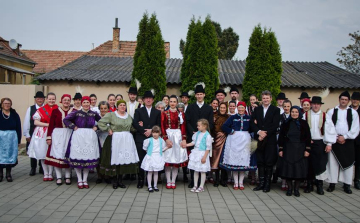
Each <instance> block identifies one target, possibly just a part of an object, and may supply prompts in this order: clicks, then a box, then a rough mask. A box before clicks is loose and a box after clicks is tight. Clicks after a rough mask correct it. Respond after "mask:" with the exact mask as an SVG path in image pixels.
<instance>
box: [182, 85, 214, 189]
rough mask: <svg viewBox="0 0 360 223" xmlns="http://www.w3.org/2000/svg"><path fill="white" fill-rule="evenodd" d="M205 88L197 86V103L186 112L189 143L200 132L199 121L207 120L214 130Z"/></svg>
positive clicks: (191, 184) (192, 173) (192, 185)
mask: <svg viewBox="0 0 360 223" xmlns="http://www.w3.org/2000/svg"><path fill="white" fill-rule="evenodd" d="M204 88H205V86H203V85H202V84H198V85H196V87H195V98H196V103H194V104H191V105H189V106H188V108H187V109H186V112H185V118H186V133H187V136H186V139H187V142H191V141H192V136H193V134H194V133H195V132H197V131H198V129H197V122H198V120H199V119H202V118H204V119H207V120H208V121H209V124H210V125H209V127H210V129H212V128H213V127H214V115H213V109H212V107H211V106H210V105H208V104H205V102H204V98H205V90H204ZM192 148H193V147H192ZM192 148H191V149H192ZM190 172H191V182H190V184H189V186H188V187H189V188H193V187H194V171H193V170H191V171H190Z"/></svg>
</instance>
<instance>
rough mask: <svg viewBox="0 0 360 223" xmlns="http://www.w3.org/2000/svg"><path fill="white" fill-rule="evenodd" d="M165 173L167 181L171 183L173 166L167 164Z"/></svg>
mask: <svg viewBox="0 0 360 223" xmlns="http://www.w3.org/2000/svg"><path fill="white" fill-rule="evenodd" d="M165 175H166V181H167V182H168V183H171V178H170V176H171V166H166V167H165Z"/></svg>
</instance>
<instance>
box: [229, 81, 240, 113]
mask: <svg viewBox="0 0 360 223" xmlns="http://www.w3.org/2000/svg"><path fill="white" fill-rule="evenodd" d="M230 97H231V100H230V101H235V102H236V105H237V104H238V103H239V90H238V89H237V88H236V87H231V89H230ZM230 101H229V102H228V103H230ZM228 107H229V105H228ZM237 113H238V110H237V106H236V108H235V114H237Z"/></svg>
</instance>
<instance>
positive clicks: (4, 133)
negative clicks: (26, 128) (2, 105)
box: [0, 109, 21, 168]
mask: <svg viewBox="0 0 360 223" xmlns="http://www.w3.org/2000/svg"><path fill="white" fill-rule="evenodd" d="M0 113H1V114H0V168H7V167H14V166H16V165H17V156H18V144H20V141H21V121H20V117H19V115H18V113H17V112H16V111H15V110H11V111H10V115H9V116H7V115H5V114H4V113H2V111H1V109H0Z"/></svg>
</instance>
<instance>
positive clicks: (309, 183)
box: [304, 179, 314, 193]
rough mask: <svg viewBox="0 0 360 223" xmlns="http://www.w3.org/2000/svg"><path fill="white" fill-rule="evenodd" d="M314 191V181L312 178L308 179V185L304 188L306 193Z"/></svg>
mask: <svg viewBox="0 0 360 223" xmlns="http://www.w3.org/2000/svg"><path fill="white" fill-rule="evenodd" d="M312 191H314V185H313V181H312V180H309V179H308V180H307V185H306V188H305V190H304V193H310V192H312Z"/></svg>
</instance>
